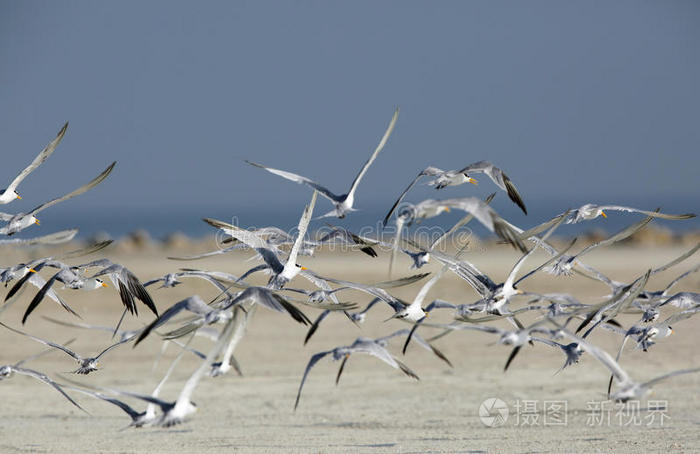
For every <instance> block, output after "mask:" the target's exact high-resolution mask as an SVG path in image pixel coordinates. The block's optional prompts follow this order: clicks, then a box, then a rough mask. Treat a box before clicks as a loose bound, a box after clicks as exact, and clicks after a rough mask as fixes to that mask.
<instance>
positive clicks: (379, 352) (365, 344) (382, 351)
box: [294, 337, 418, 410]
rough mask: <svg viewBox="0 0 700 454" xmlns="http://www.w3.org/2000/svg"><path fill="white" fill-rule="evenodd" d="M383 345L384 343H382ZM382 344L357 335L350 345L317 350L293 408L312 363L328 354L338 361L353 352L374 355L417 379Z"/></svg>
mask: <svg viewBox="0 0 700 454" xmlns="http://www.w3.org/2000/svg"><path fill="white" fill-rule="evenodd" d="M384 345H386V344H385V343H384ZM384 345H382V344H381V343H380V342H377V341H376V340H375V339H369V338H366V337H358V338H357V339H356V340H355V342H353V343H352V344H351V345H348V346H343V347H336V348H334V349H332V350H327V351H323V352H319V353H316V354H315V355H313V356H312V357H311V359H310V360H309V363H308V364H307V365H306V369H305V370H304V375H303V376H302V378H301V383H300V384H299V391H298V392H297V398H296V401H295V402H294V410H296V409H297V407H298V406H299V398H301V390H302V389H303V388H304V382H306V377H307V376H308V375H309V372H310V371H311V368H312V367H314V365H316V363H317V362H319V361H320V360H321V359H323V358H325V357H326V356H328V355H333V356H332V358H333V361H338V360H341V359H343V360H346V359H347V358H348V357H349V356H350V355H352V354H353V353H364V354H366V355H371V356H374V357H375V358H378V359H380V360H381V361H383V362H385V363H386V364H388V365H390V366H391V367H393V368H394V369H399V370H401V372H403V373H404V374H406V375H408V376H409V377H411V378H415V379H416V380H418V375H416V373H415V372H413V371H412V370H411V369H409V368H408V366H406V365H405V364H404V363H402V362H401V361H399V360H398V359H396V357H394V356H393V355H392V354H391V353H389V352H388V351H387V349H386V347H385V346H384ZM342 371H343V369H342V368H341V369H340V371H339V373H338V378H340V373H342ZM338 378H337V379H338ZM337 379H336V380H337Z"/></svg>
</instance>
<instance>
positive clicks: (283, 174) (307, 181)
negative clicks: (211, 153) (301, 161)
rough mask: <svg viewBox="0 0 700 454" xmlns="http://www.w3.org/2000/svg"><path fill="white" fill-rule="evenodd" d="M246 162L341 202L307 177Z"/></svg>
mask: <svg viewBox="0 0 700 454" xmlns="http://www.w3.org/2000/svg"><path fill="white" fill-rule="evenodd" d="M246 162H247V163H248V164H250V165H252V166H255V167H260V168H261V169H265V170H267V171H268V172H270V173H274V174H275V175H279V176H281V177H282V178H286V179H287V180H290V181H293V182H295V183H299V184H305V185H307V186H309V187H311V188H313V189H315V190H317V191H318V192H320V193H321V195H322V196H324V197H325V198H327V199H328V200H330V201H331V202H339V201H340V197H339V196H337V195H335V194H333V193H332V192H331V191H330V190H329V189H328V188H326V187H325V186H321V185H320V184H318V183H316V182H315V181H313V180H310V179H308V178H306V177H302V176H301V175H297V174H296V173H292V172H287V171H284V170H278V169H273V168H272V167H265V166H264V165H261V164H257V163H255V162H252V161H248V160H246Z"/></svg>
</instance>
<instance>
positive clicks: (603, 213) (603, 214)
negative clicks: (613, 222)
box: [600, 211, 608, 218]
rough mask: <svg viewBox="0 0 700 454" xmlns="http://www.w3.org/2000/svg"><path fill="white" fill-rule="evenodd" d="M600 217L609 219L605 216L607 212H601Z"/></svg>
mask: <svg viewBox="0 0 700 454" xmlns="http://www.w3.org/2000/svg"><path fill="white" fill-rule="evenodd" d="M600 215H601V216H603V217H604V218H607V217H608V215H607V214H605V211H601V212H600Z"/></svg>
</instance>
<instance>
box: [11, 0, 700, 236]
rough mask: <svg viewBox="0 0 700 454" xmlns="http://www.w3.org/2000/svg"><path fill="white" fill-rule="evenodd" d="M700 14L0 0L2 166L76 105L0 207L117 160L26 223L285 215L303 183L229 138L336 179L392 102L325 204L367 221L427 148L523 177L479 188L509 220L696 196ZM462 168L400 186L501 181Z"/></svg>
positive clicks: (192, 224)
mask: <svg viewBox="0 0 700 454" xmlns="http://www.w3.org/2000/svg"><path fill="white" fill-rule="evenodd" d="M698 23H700V3H698V2H694V1H674V2H651V1H645V2H640V1H617V2H604V1H592V2H560V1H529V2H520V1H499V2H491V1H472V2H462V1H454V2H450V1H441V2H425V1H422V2H416V1H382V2H376V1H353V2H322V1H285V2H281V1H275V2H271V1H267V2H255V1H235V2H231V1H207V2H197V3H195V2H185V1H148V2H143V1H121V2H93V1H62V2H50V1H22V2H16V1H1V2H0V62H1V63H0V99H1V100H2V104H1V106H0V141H1V142H0V143H1V146H2V150H3V151H2V155H1V156H2V165H1V166H0V182H2V183H0V187H5V186H6V185H7V184H8V183H9V181H11V180H12V179H13V178H14V176H15V175H16V174H17V173H18V172H19V171H20V170H21V169H22V168H24V166H26V165H27V164H28V163H29V162H30V161H31V159H33V157H34V156H35V155H36V154H37V153H38V152H39V151H40V150H41V149H42V148H43V147H44V146H45V145H46V144H47V143H48V142H49V141H50V140H51V139H53V138H54V137H55V135H56V133H57V132H58V130H59V129H60V127H61V125H62V124H63V122H65V121H70V126H69V129H68V132H67V134H66V136H65V138H64V140H63V142H62V143H61V144H60V146H59V147H58V148H57V150H56V153H55V154H54V155H53V156H52V157H51V158H50V159H49V160H48V161H47V162H46V163H45V164H44V165H43V166H41V167H40V168H39V169H38V170H37V171H36V172H34V173H33V174H32V175H30V177H28V178H27V179H26V180H25V181H24V182H23V184H22V185H21V187H20V192H21V194H22V196H23V199H22V200H21V201H16V202H13V203H12V204H11V205H7V206H3V207H0V209H2V210H3V211H8V212H16V211H27V210H30V209H32V208H33V207H34V206H36V205H38V204H40V203H42V202H44V201H46V200H49V199H51V198H54V197H56V196H59V195H62V194H64V193H66V192H68V191H70V190H72V189H74V188H75V187H77V186H79V185H82V184H83V183H85V182H87V181H88V180H90V179H91V178H92V177H93V176H95V175H97V174H98V173H99V172H100V171H101V170H102V169H104V168H105V167H106V166H107V165H108V164H109V163H110V162H111V161H113V160H116V161H118V164H117V167H116V168H115V170H114V172H113V173H112V175H111V176H110V177H109V178H108V179H107V180H106V181H105V182H104V183H103V184H102V185H100V186H99V187H97V188H96V189H94V190H93V191H91V192H89V193H87V194H84V195H82V196H80V197H77V198H75V199H72V200H70V201H68V202H65V203H63V204H61V205H58V206H55V207H53V208H50V209H47V210H46V211H45V212H43V213H42V215H41V216H39V218H40V219H41V221H42V225H41V226H40V227H33V228H31V229H27V230H26V231H25V232H23V233H22V235H23V236H25V237H26V236H36V235H37V234H43V233H49V232H53V231H55V230H58V229H60V228H68V227H75V226H77V227H80V228H81V235H82V236H86V235H91V234H93V233H95V232H97V231H105V232H107V233H109V234H110V235H113V236H119V235H123V234H125V233H126V232H130V231H133V230H135V229H139V228H145V229H147V230H148V231H149V232H150V233H151V234H152V235H154V236H156V237H158V236H162V235H165V234H167V233H169V232H174V231H181V232H184V233H186V234H188V235H192V236H199V235H203V234H206V233H212V229H211V228H210V227H208V226H207V225H206V224H204V223H203V222H202V221H201V218H202V217H216V218H220V219H224V220H230V219H235V220H236V221H237V222H238V224H239V225H241V226H246V227H247V226H263V225H272V224H274V225H278V226H280V227H282V228H290V227H293V226H295V225H296V223H297V220H298V217H299V215H300V213H301V211H302V208H303V205H304V204H305V203H307V202H308V200H309V198H310V195H311V193H310V190H309V189H308V188H306V187H303V186H300V185H296V184H294V183H291V182H289V181H286V180H284V179H282V178H280V177H277V176H275V175H271V174H268V173H267V172H264V171H262V170H260V169H256V168H253V167H251V166H249V165H247V164H245V163H244V162H243V160H244V159H251V160H254V161H257V162H260V163H263V164H266V165H269V166H272V167H276V168H280V169H284V170H289V171H292V172H295V173H299V174H302V175H305V176H307V177H310V178H312V179H314V180H316V181H318V182H319V183H321V184H323V185H326V186H328V187H329V188H330V189H331V190H333V191H334V192H336V193H338V194H342V193H345V192H346V191H347V190H348V188H349V186H350V183H351V182H352V180H353V178H354V177H355V175H356V173H357V172H358V170H359V169H360V167H361V166H362V164H363V163H364V161H365V160H366V159H367V158H368V157H369V155H370V154H371V152H372V150H373V149H374V148H375V146H376V145H377V143H378V141H379V139H380V137H381V135H382V134H383V132H384V130H385V128H386V127H387V124H388V122H389V119H390V118H391V115H392V112H393V110H394V109H395V107H397V106H398V107H400V108H401V114H400V116H399V120H398V123H397V127H396V129H395V131H394V133H393V135H392V137H391V138H390V140H389V143H388V145H387V147H386V148H385V149H384V150H383V151H382V152H381V154H380V155H379V157H378V159H377V160H376V162H375V163H374V164H373V165H372V167H371V168H370V169H369V171H368V172H367V174H366V176H365V178H364V180H363V181H362V184H361V185H360V187H359V189H358V191H357V194H356V203H355V207H356V208H358V209H360V210H361V211H359V212H357V213H354V214H353V215H351V216H349V217H348V218H347V219H345V220H333V219H331V221H332V222H336V223H338V224H340V225H344V226H347V227H351V228H355V229H358V228H360V227H367V226H370V227H376V226H377V225H378V223H379V222H380V220H381V219H382V218H383V217H384V215H385V214H386V211H388V209H389V207H390V206H391V205H392V203H393V202H394V200H395V199H396V197H397V196H398V194H399V193H400V192H401V191H402V190H403V188H404V187H405V186H406V185H407V184H408V183H409V182H410V181H411V179H412V178H413V177H414V176H415V175H416V174H417V173H418V172H419V171H420V170H422V169H423V168H425V167H426V166H428V165H434V166H438V167H441V168H443V169H457V168H461V167H463V166H465V165H467V164H469V163H471V162H474V161H478V160H482V159H486V160H490V161H492V162H493V163H495V164H496V165H497V166H499V167H501V168H502V169H504V170H505V171H506V173H508V175H509V176H510V177H511V179H512V180H513V181H514V182H515V184H516V185H517V187H518V189H519V190H520V192H521V194H522V195H523V198H524V200H525V203H526V204H527V206H528V209H529V212H530V214H529V216H525V215H523V214H522V213H521V212H520V211H519V209H518V208H517V207H516V206H515V205H513V204H512V203H510V201H509V200H508V198H507V197H506V195H505V194H504V193H503V192H499V194H498V196H497V198H496V199H495V200H494V205H493V206H494V207H495V208H496V209H497V211H499V213H501V214H502V215H503V216H504V217H506V218H507V219H509V220H511V221H512V222H514V223H515V224H517V225H519V226H522V227H529V226H532V225H534V224H536V223H539V222H541V221H544V220H545V219H548V218H549V217H551V216H553V215H556V214H558V213H560V212H561V211H563V210H565V209H567V208H575V207H578V206H580V205H582V204H584V203H587V202H594V203H601V204H602V203H618V204H626V205H630V206H634V207H638V208H644V209H650V210H651V209H654V208H656V207H662V210H663V211H665V212H669V213H685V212H698V211H699V208H700V203H699V202H700V190H699V189H700V184H699V183H698V169H699V168H700V165H699V164H700V153H699V152H698V150H700V128H699V127H698V114H699V109H700V107H699V106H700V89H699V88H700V87H699V86H698V81H700V58H698V49H699V48H700V47H699V45H700V27H698ZM477 178H478V179H479V181H480V184H479V186H478V187H474V186H472V185H463V186H458V187H454V188H447V189H445V190H443V191H441V192H440V193H436V191H435V190H434V189H432V188H429V187H427V186H424V185H420V186H418V187H416V188H415V189H414V190H413V191H412V192H411V193H409V196H408V198H407V201H412V202H418V201H420V200H422V199H424V198H428V197H436V198H447V197H461V196H471V195H475V196H479V197H484V196H486V195H487V194H489V193H491V192H493V191H495V190H496V188H495V186H494V185H493V184H491V182H490V181H489V180H488V178H486V177H485V176H483V175H481V176H477ZM467 186H468V187H467ZM330 208H331V205H330V204H329V203H328V202H327V201H325V200H321V199H319V203H318V204H317V213H318V214H321V213H324V212H326V211H328V210H329V209H330ZM450 216H451V217H450ZM458 216H459V215H458V214H454V215H448V216H446V217H442V218H438V220H436V223H437V224H440V225H447V224H448V223H449V222H451V221H453V220H456V219H457V217H458ZM636 218H637V217H635V216H632V215H625V214H614V215H611V216H610V217H609V218H608V219H602V218H599V219H597V220H596V221H593V223H587V224H583V225H579V226H577V227H576V228H577V229H581V228H603V229H605V230H607V231H614V230H616V229H618V228H621V227H623V226H624V225H626V224H628V223H630V222H632V221H633V220H634V219H636ZM655 222H658V221H655ZM316 224H317V225H323V224H322V223H321V222H320V221H317V222H316ZM658 224H659V225H662V226H665V227H668V228H671V229H674V230H676V231H683V230H697V229H699V228H700V222H699V221H697V219H694V220H692V221H686V222H676V223H671V222H666V223H663V222H660V223H658ZM576 228H572V229H570V230H569V231H570V232H574V233H575V231H576ZM18 236H19V235H18Z"/></svg>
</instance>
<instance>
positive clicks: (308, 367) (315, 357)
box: [294, 350, 333, 410]
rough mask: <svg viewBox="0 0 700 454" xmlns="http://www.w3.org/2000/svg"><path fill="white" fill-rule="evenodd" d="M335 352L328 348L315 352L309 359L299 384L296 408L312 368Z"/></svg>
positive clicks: (295, 402)
mask: <svg viewBox="0 0 700 454" xmlns="http://www.w3.org/2000/svg"><path fill="white" fill-rule="evenodd" d="M330 353H333V350H328V351H325V352H319V353H316V354H314V355H313V356H312V357H311V359H309V362H308V364H307V365H306V369H304V375H303V376H302V377H301V383H300V384H299V391H297V398H296V400H295V401H294V410H296V409H297V407H298V406H299V398H300V397H301V390H302V389H303V388H304V383H305V382H306V377H307V376H308V375H309V371H311V368H312V367H314V366H315V365H316V363H317V362H319V361H320V360H321V359H322V358H324V357H325V356H327V355H328V354H330Z"/></svg>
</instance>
